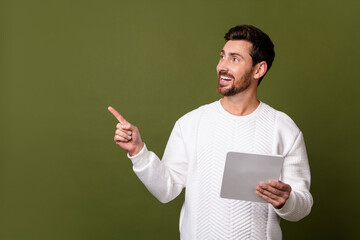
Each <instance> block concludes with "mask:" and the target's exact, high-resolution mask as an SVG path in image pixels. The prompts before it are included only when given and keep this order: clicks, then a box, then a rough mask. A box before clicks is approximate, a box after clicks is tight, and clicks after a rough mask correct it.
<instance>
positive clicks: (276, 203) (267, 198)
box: [256, 191, 280, 207]
mask: <svg viewBox="0 0 360 240" xmlns="http://www.w3.org/2000/svg"><path fill="white" fill-rule="evenodd" d="M256 195H258V196H259V197H261V198H262V199H264V200H265V201H267V202H268V203H270V204H272V205H273V206H274V207H277V206H279V205H280V204H279V202H278V201H276V200H274V199H271V198H269V197H268V196H266V195H264V194H262V193H261V192H259V191H256Z"/></svg>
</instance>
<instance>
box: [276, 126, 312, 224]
mask: <svg viewBox="0 0 360 240" xmlns="http://www.w3.org/2000/svg"><path fill="white" fill-rule="evenodd" d="M281 180H282V181H283V182H284V183H287V184H289V185H290V186H291V188H292V191H291V193H290V197H289V199H288V200H287V201H286V203H285V205H284V206H283V207H282V208H281V209H275V208H274V210H275V212H276V213H277V214H278V215H279V216H280V217H281V218H283V219H286V220H288V221H299V220H301V219H302V218H304V217H306V216H307V215H308V214H309V213H310V211H311V207H312V205H313V198H312V196H311V193H310V168H309V163H308V157H307V153H306V148H305V142H304V138H303V135H302V133H301V132H300V133H299V134H298V136H297V138H296V140H295V142H294V144H293V146H292V147H291V149H290V151H289V152H288V154H286V156H285V160H284V165H283V169H282V173H281Z"/></svg>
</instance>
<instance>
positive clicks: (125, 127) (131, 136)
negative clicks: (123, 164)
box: [108, 107, 144, 156]
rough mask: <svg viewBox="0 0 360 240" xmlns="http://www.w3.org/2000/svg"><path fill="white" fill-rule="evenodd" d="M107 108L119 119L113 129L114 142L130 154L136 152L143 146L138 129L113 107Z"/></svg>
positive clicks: (132, 154)
mask: <svg viewBox="0 0 360 240" xmlns="http://www.w3.org/2000/svg"><path fill="white" fill-rule="evenodd" d="M108 110H109V111H110V112H111V113H112V115H114V117H115V118H116V119H117V120H118V121H119V123H118V124H117V125H116V130H115V136H114V141H115V143H116V144H117V145H119V146H120V147H121V148H122V149H124V150H125V151H127V152H128V153H129V155H130V156H134V155H136V154H138V153H139V152H140V151H141V149H142V148H143V146H144V143H143V141H142V140H141V137H140V132H139V129H138V128H137V127H136V126H134V125H131V124H130V123H129V122H128V121H126V120H125V118H123V116H121V115H120V113H118V112H117V111H116V110H115V109H114V108H113V107H108Z"/></svg>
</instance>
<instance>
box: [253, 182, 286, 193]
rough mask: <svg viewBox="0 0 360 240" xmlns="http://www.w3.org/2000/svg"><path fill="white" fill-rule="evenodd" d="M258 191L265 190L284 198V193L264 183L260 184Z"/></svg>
mask: <svg viewBox="0 0 360 240" xmlns="http://www.w3.org/2000/svg"><path fill="white" fill-rule="evenodd" d="M256 189H260V190H265V191H267V192H270V193H272V194H274V195H277V196H282V195H283V192H282V191H280V190H278V189H277V188H274V187H272V186H270V185H269V184H267V183H264V182H260V183H259V185H258V187H257V188H256Z"/></svg>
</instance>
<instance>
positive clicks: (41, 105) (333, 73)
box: [0, 0, 360, 240]
mask: <svg viewBox="0 0 360 240" xmlns="http://www.w3.org/2000/svg"><path fill="white" fill-rule="evenodd" d="M359 12H360V2H359V1H355V0H354V1H350V0H345V1H333V0H332V1H329V0H328V1H325V0H324V1H309V0H303V1H286V0H284V1H280V0H273V1H265V0H246V1H245V0H224V1H210V0H208V1H205V0H204V1H200V0H198V1H196V0H193V1H188V0H182V1H169V0H168V1H156V0H154V1H147V0H139V1H121V0H120V1H119V0H117V1H116V0H113V1H111V0H105V1H94V0H87V1H85V0H83V1H80V0H72V1H68V0H62V1H45V0H32V1H25V0H18V1H16V0H1V1H0V28H1V39H0V61H1V62H0V239H1V240H2V239H4V240H15V239H26V240H27V239H34V240H35V239H36V240H43V239H54V240H57V239H76V240H77V239H86V240H88V239H89V240H92V239H156V240H160V239H167V240H168V239H178V237H179V233H178V218H179V213H180V207H181V204H182V202H183V199H184V196H183V195H181V196H180V197H178V198H177V199H176V200H174V201H172V202H170V203H168V204H165V205H164V204H161V203H160V202H158V201H157V200H156V199H155V198H154V197H153V196H152V195H151V194H150V193H148V191H147V190H146V189H145V187H144V186H143V185H142V183H141V182H140V181H139V180H138V179H137V177H136V176H135V174H134V173H133V171H132V169H131V167H132V166H131V163H130V161H129V160H128V159H127V158H126V154H125V152H124V151H122V150H121V149H120V148H119V147H117V146H116V145H115V144H114V142H113V134H114V129H115V124H116V120H115V118H114V117H113V116H111V115H110V114H109V113H108V111H107V106H109V105H112V106H114V107H115V108H116V109H117V110H119V111H120V112H121V113H123V115H124V116H125V117H126V118H127V119H128V120H129V121H130V122H132V123H133V124H135V125H137V126H138V127H139V129H140V131H141V133H142V138H143V140H144V141H145V142H146V143H147V145H148V147H149V148H150V149H151V150H153V151H154V152H156V153H157V154H158V155H159V156H162V153H163V150H164V148H165V144H166V142H167V139H168V136H169V134H170V131H171V129H172V127H173V124H174V122H175V121H176V120H177V119H178V118H179V117H180V116H182V115H183V114H185V113H186V112H188V111H190V110H192V109H194V108H196V107H198V106H200V105H202V104H205V103H209V102H212V101H215V100H217V99H219V98H220V96H219V95H218V94H217V93H216V81H217V79H216V72H215V67H216V64H217V61H218V59H219V51H220V50H221V49H222V47H223V44H224V40H223V35H224V33H225V32H226V31H227V30H228V29H229V28H230V27H232V26H234V25H237V24H242V23H247V24H252V25H255V26H258V27H259V28H261V29H262V30H264V31H265V32H267V33H268V34H269V35H270V37H271V38H272V39H273V42H274V43H275V48H276V58H275V62H274V65H273V67H272V69H271V71H270V72H269V74H268V75H267V76H266V78H265V79H264V81H263V83H262V84H261V86H260V89H259V97H260V99H261V100H262V101H264V102H266V103H268V104H270V105H272V106H273V107H275V108H277V109H279V110H281V111H284V112H286V113H287V114H288V115H290V116H291V117H292V118H293V119H294V121H295V122H296V123H297V124H298V126H299V127H300V128H301V129H302V131H303V132H304V135H305V140H306V144H307V148H308V155H309V160H310V165H311V170H312V187H311V191H312V194H313V196H314V206H313V210H312V213H311V215H309V216H308V217H307V218H305V219H303V220H301V221H300V222H297V223H290V222H286V221H282V228H283V234H284V239H354V238H355V236H359V234H360V232H359V227H358V216H359V213H360V211H359V210H360V207H359V205H358V203H357V201H358V199H359V196H360V194H359V193H358V191H359V184H360V178H359V165H360V164H359V160H360V154H359V149H360V147H359V140H358V138H359V134H360V131H359V107H360V104H359V100H358V98H357V96H356V94H358V92H359V90H360V89H359V86H360V84H359V81H360V79H359V74H358V73H357V70H359V56H360V50H359V47H358V45H359V42H360V31H359V29H360V17H359Z"/></svg>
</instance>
